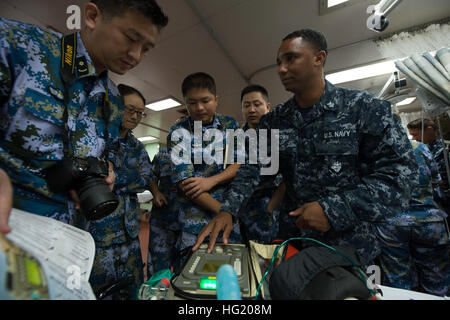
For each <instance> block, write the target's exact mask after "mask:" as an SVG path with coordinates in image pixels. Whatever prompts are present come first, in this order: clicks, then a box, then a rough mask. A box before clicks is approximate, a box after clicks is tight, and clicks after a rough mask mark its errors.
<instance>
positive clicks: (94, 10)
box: [84, 2, 101, 30]
mask: <svg viewBox="0 0 450 320" xmlns="http://www.w3.org/2000/svg"><path fill="white" fill-rule="evenodd" d="M100 16H101V14H100V9H99V8H98V7H97V5H96V4H95V3H92V2H88V3H87V4H86V5H85V7H84V22H85V23H86V26H87V27H88V28H89V29H91V30H93V29H95V26H96V25H97V24H98V21H99V19H100Z"/></svg>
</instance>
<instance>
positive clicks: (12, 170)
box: [0, 0, 167, 230]
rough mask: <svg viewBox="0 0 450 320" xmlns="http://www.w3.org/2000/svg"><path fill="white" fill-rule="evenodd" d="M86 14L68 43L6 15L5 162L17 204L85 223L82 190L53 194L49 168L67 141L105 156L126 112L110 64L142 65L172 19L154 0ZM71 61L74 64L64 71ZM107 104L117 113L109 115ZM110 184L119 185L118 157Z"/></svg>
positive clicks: (93, 7) (104, 6) (101, 6)
mask: <svg viewBox="0 0 450 320" xmlns="http://www.w3.org/2000/svg"><path fill="white" fill-rule="evenodd" d="M131 7H132V8H133V9H129V8H131ZM84 13H85V25H86V27H84V29H82V30H81V31H80V32H77V33H75V34H74V35H73V36H71V37H68V39H69V40H70V39H72V40H73V41H72V43H71V45H66V44H65V45H64V46H62V43H61V38H62V35H61V34H58V33H55V32H53V31H50V30H44V29H41V28H39V27H36V26H32V25H29V24H26V23H21V22H16V21H12V20H6V19H1V20H0V96H1V98H0V103H1V104H0V167H1V168H2V169H4V170H5V171H6V172H7V174H8V176H9V178H10V179H11V181H12V184H13V187H14V199H13V200H14V204H13V206H14V207H16V208H19V209H23V210H26V211H29V212H31V213H35V214H39V215H45V216H48V217H52V218H55V219H58V220H60V221H63V222H67V223H71V224H73V225H78V226H80V224H81V225H82V222H83V221H82V220H83V219H82V218H81V217H80V216H81V215H80V214H79V213H78V210H77V208H79V204H78V203H77V200H78V197H77V194H76V193H75V191H73V190H72V191H71V192H70V193H69V192H58V193H53V192H51V191H50V190H49V187H48V184H47V182H46V180H45V177H44V174H43V170H44V169H46V168H49V167H52V166H53V165H55V163H57V162H59V161H60V160H61V159H63V156H64V150H65V149H66V148H64V145H66V146H67V145H68V146H67V149H68V150H69V151H70V152H71V153H72V155H73V156H74V157H80V158H85V157H102V156H103V152H104V150H105V146H106V145H107V144H108V145H111V146H112V145H113V143H112V141H114V140H115V139H117V138H118V136H119V126H120V123H121V118H122V113H123V110H122V107H121V104H122V102H121V99H120V95H119V92H118V90H117V88H116V87H115V85H114V84H113V82H112V81H111V80H109V77H108V70H109V71H112V72H115V73H119V74H124V73H126V72H127V71H128V70H130V69H131V68H133V67H135V66H136V65H137V64H138V63H139V62H140V61H141V60H142V58H143V56H144V55H145V54H146V53H147V52H148V51H149V49H151V48H152V47H153V46H154V44H155V41H156V37H157V34H158V32H159V29H160V28H161V27H162V26H164V25H165V24H167V17H165V16H164V14H163V13H162V12H161V9H160V8H159V7H158V5H157V4H156V3H155V2H154V1H138V0H136V1H122V0H95V1H92V2H89V3H87V4H86V6H85V10H84ZM62 47H63V48H64V50H65V53H66V54H65V55H63V56H64V59H61V56H62V52H61V50H62V49H61V48H62ZM66 64H68V65H70V66H71V67H72V68H71V71H70V73H69V74H68V73H65V75H66V76H65V77H62V76H61V69H62V65H64V66H65V65H66ZM65 70H66V71H67V69H65ZM63 71H64V70H63ZM63 79H65V80H64V81H63ZM105 101H106V102H107V103H105ZM66 102H67V103H66ZM103 105H109V117H108V116H106V115H105V114H104V117H102V107H103ZM65 109H66V110H67V117H66V115H65V111H64V110H65ZM103 118H105V119H103ZM64 119H67V121H65V120H64ZM105 120H109V121H105ZM106 123H108V126H107V128H108V136H105V127H106ZM64 141H66V143H64ZM110 151H111V152H114V149H113V148H112V147H111V149H110ZM106 182H107V183H108V184H109V185H110V188H112V186H113V183H114V173H113V167H112V164H111V163H110V173H109V176H108V177H107V178H106ZM7 215H9V212H8V213H7ZM0 221H2V222H3V223H6V219H4V218H2V220H0ZM4 228H5V227H4V226H2V228H1V229H2V230H4Z"/></svg>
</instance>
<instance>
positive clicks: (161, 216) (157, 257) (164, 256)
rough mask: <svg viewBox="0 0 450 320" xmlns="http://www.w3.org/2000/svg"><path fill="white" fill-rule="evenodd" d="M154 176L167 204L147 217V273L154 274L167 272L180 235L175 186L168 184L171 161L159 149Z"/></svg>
mask: <svg viewBox="0 0 450 320" xmlns="http://www.w3.org/2000/svg"><path fill="white" fill-rule="evenodd" d="M152 164H153V175H154V176H155V179H156V180H157V181H158V182H159V184H158V189H159V191H160V192H161V193H162V194H163V195H164V197H165V198H166V200H167V202H168V204H167V205H165V206H163V207H160V208H158V207H156V206H155V204H153V208H152V213H151V215H150V239H149V244H148V249H149V255H148V257H149V258H148V264H149V272H150V273H152V274H153V273H155V272H158V271H160V270H163V269H168V268H170V267H171V266H172V265H173V264H174V261H175V257H176V248H175V245H176V242H177V240H178V236H179V233H180V225H179V223H178V215H177V213H178V211H177V209H176V205H177V202H176V201H177V197H176V186H175V185H174V184H173V183H172V181H171V176H172V161H171V159H170V154H169V153H168V152H167V150H165V149H161V150H160V151H159V152H158V153H157V154H156V155H155V157H154V158H153V162H152Z"/></svg>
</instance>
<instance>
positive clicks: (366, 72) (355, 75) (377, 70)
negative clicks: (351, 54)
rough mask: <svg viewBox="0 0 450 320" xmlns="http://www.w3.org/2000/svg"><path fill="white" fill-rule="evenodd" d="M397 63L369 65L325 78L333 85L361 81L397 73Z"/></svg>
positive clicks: (391, 61) (388, 62)
mask: <svg viewBox="0 0 450 320" xmlns="http://www.w3.org/2000/svg"><path fill="white" fill-rule="evenodd" d="M396 70H397V68H396V67H395V61H394V60H390V61H385V62H380V63H375V64H371V65H367V66H364V67H358V68H353V69H349V70H344V71H340V72H335V73H332V74H329V75H327V76H325V78H326V79H327V80H328V81H330V82H331V83H332V84H338V83H343V82H350V81H355V80H361V79H366V78H371V77H376V76H380V75H383V74H389V73H393V72H394V71H396Z"/></svg>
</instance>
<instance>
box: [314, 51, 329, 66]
mask: <svg viewBox="0 0 450 320" xmlns="http://www.w3.org/2000/svg"><path fill="white" fill-rule="evenodd" d="M326 58H327V53H326V52H325V51H324V50H319V51H317V53H316V63H317V65H319V66H323V65H324V63H325V59H326Z"/></svg>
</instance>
